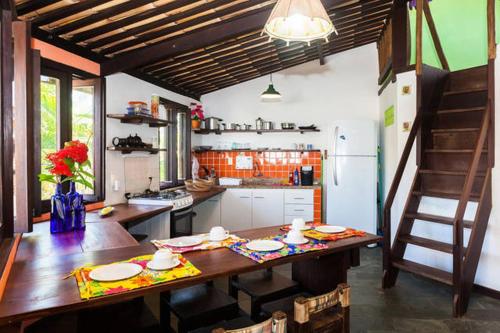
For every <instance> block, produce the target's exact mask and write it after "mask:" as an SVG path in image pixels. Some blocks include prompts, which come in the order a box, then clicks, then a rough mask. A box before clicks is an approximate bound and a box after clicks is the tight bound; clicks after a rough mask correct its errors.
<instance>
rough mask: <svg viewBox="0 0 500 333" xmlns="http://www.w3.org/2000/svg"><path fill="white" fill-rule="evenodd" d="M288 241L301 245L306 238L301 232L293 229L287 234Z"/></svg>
mask: <svg viewBox="0 0 500 333" xmlns="http://www.w3.org/2000/svg"><path fill="white" fill-rule="evenodd" d="M286 240H287V241H288V242H290V243H301V242H302V241H303V240H304V236H303V235H302V232H300V230H294V229H292V230H290V231H289V232H288V234H286Z"/></svg>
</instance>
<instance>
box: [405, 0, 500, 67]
mask: <svg viewBox="0 0 500 333" xmlns="http://www.w3.org/2000/svg"><path fill="white" fill-rule="evenodd" d="M499 2H500V0H496V4H497V6H496V13H497V14H496V17H497V20H496V21H497V31H498V32H500V29H498V28H499V27H500V10H499V8H500V6H499V5H498V4H499ZM429 5H430V8H431V12H432V16H433V18H434V22H435V24H436V29H437V31H438V34H439V38H440V40H441V44H442V45H443V49H444V53H445V55H446V58H447V60H448V63H449V65H450V69H451V70H452V71H456V70H460V69H464V68H471V67H476V66H481V65H484V64H486V63H487V60H488V51H487V50H488V49H487V46H488V41H487V23H486V0H433V1H432V2H430V3H429ZM415 20H416V10H412V11H410V24H411V37H412V57H411V63H412V64H414V63H415V36H416V35H415ZM498 32H497V43H498V42H499V41H500V36H499V33H498ZM422 43H423V59H424V63H425V64H428V65H431V66H435V67H441V64H440V62H439V58H438V57H437V54H436V49H435V47H434V44H433V42H432V37H431V34H430V32H429V28H428V26H427V23H426V21H425V17H424V30H423V42H422Z"/></svg>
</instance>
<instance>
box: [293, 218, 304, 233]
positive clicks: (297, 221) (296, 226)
mask: <svg viewBox="0 0 500 333" xmlns="http://www.w3.org/2000/svg"><path fill="white" fill-rule="evenodd" d="M305 227H306V221H305V220H304V219H303V218H301V217H298V218H294V219H293V220H292V230H298V231H300V230H304V229H305Z"/></svg>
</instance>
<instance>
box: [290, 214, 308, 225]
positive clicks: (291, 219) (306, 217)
mask: <svg viewBox="0 0 500 333" xmlns="http://www.w3.org/2000/svg"><path fill="white" fill-rule="evenodd" d="M299 217H301V218H303V219H304V221H306V222H313V221H314V216H312V215H309V216H285V219H284V220H285V224H292V222H293V220H294V219H296V218H299Z"/></svg>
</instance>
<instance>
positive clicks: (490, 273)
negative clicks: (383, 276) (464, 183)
mask: <svg viewBox="0 0 500 333" xmlns="http://www.w3.org/2000/svg"><path fill="white" fill-rule="evenodd" d="M499 65H500V64H499ZM495 76H496V77H497V78H500V68H499V66H496V74H495ZM415 82H416V81H415V72H407V73H403V74H400V75H398V76H397V81H396V83H391V84H390V85H389V86H388V87H387V88H386V90H385V91H384V93H383V94H382V95H381V96H380V119H381V121H382V124H381V129H382V131H383V132H382V133H381V145H382V147H383V153H382V154H383V155H382V156H383V161H384V178H385V181H384V187H385V189H384V197H385V196H386V195H387V192H388V190H389V186H390V184H391V182H392V178H393V177H394V172H395V170H396V167H397V164H398V163H399V159H400V156H401V153H402V151H403V148H404V145H405V144H406V140H407V137H408V133H406V132H403V131H402V123H403V122H405V121H410V120H413V119H414V117H415V112H416V98H415V92H416V83H415ZM404 85H411V86H412V94H411V95H406V96H403V95H402V93H401V89H402V87H403V86H404ZM499 86H500V84H499V83H498V82H497V84H496V87H497V88H496V89H497V91H496V96H497V98H500V97H498V96H500V87H499ZM390 105H395V106H396V120H395V124H396V125H397V126H398V127H395V126H394V125H393V126H391V127H388V128H384V127H383V119H384V114H383V112H384V111H385V110H386V109H387V107H388V106H390ZM499 108H500V106H497V111H498V110H499ZM496 126H500V120H499V119H498V117H497V119H496ZM495 140H496V151H495V153H496V154H500V148H499V145H500V137H499V136H496V138H495ZM415 161H416V153H415V146H414V150H413V151H412V154H411V155H410V159H409V161H408V165H407V168H406V170H405V174H404V176H403V179H402V182H401V186H400V188H399V190H398V195H397V198H396V201H395V203H394V206H393V211H392V215H391V216H392V237H393V239H394V236H395V233H396V231H397V227H398V225H399V220H400V217H401V214H402V211H403V208H404V203H405V201H406V198H407V195H408V192H409V189H410V187H411V182H412V180H413V176H414V173H415V170H416V167H415ZM492 176H493V178H492V179H493V210H492V213H491V217H490V221H489V225H488V230H487V232H486V238H485V242H484V245H483V250H482V254H481V260H480V262H479V267H478V271H477V274H476V280H475V282H476V283H477V284H479V285H482V286H485V287H488V288H491V289H495V290H500V280H499V279H498V275H499V274H500V266H499V265H498V262H499V259H500V242H498V239H499V238H500V222H499V221H500V209H499V207H498V206H497V205H495V203H496V202H498V198H499V195H500V172H499V171H498V168H495V169H493V174H492ZM457 203H458V201H457V200H448V199H438V198H432V199H431V198H427V197H424V198H423V199H422V202H421V204H420V207H419V212H423V213H429V214H434V215H441V216H448V217H453V216H454V215H455V211H456V207H457ZM476 208H477V203H472V202H471V203H469V205H468V206H467V211H466V214H465V219H468V220H473V219H474V213H475V211H476ZM412 234H413V235H416V236H421V237H425V238H430V239H434V240H438V241H442V242H445V243H453V231H452V227H451V226H447V225H439V224H435V223H429V222H422V221H416V222H415V225H414V228H413V231H412ZM469 236H470V230H468V229H466V230H465V233H464V242H465V244H467V242H468V240H469ZM405 259H409V260H412V261H415V262H418V263H422V264H424V265H429V266H432V267H436V268H440V269H443V270H446V271H449V272H451V271H452V270H453V262H452V256H451V255H449V254H446V253H442V252H438V251H433V250H429V249H424V248H421V247H417V246H413V245H408V248H407V251H406V253H405Z"/></svg>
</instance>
